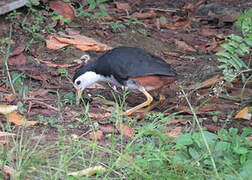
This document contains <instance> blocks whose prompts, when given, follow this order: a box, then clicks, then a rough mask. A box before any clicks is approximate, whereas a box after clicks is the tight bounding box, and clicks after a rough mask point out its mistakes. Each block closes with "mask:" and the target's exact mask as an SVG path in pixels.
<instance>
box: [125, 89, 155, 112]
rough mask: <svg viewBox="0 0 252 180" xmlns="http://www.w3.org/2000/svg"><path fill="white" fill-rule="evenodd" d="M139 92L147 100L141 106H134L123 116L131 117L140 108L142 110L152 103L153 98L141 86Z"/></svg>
mask: <svg viewBox="0 0 252 180" xmlns="http://www.w3.org/2000/svg"><path fill="white" fill-rule="evenodd" d="M139 91H141V92H142V93H143V94H144V95H145V96H146V98H147V100H146V101H145V102H143V103H142V104H139V105H137V106H135V107H133V108H131V109H129V110H127V111H126V112H125V113H124V114H125V115H127V116H129V115H131V114H132V113H133V112H135V111H137V110H139V109H141V108H143V107H146V106H148V105H149V104H150V103H151V102H152V100H153V97H152V96H151V95H150V94H149V93H148V92H147V91H146V90H145V89H144V87H142V86H141V87H140V88H139Z"/></svg>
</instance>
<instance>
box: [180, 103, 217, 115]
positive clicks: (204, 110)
mask: <svg viewBox="0 0 252 180" xmlns="http://www.w3.org/2000/svg"><path fill="white" fill-rule="evenodd" d="M194 109H195V108H194ZM176 110H178V111H184V112H187V113H189V114H193V113H192V111H191V109H190V108H189V107H188V106H178V107H177V108H176ZM213 111H216V106H215V104H204V105H203V106H201V107H200V108H199V109H198V110H197V111H195V113H196V114H205V113H208V112H213Z"/></svg>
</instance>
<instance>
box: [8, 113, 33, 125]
mask: <svg viewBox="0 0 252 180" xmlns="http://www.w3.org/2000/svg"><path fill="white" fill-rule="evenodd" d="M7 117H8V121H9V122H12V123H13V124H15V125H18V126H21V125H28V126H33V125H35V124H37V123H38V122H37V121H27V120H26V118H25V117H24V116H23V115H21V114H19V113H17V112H11V113H9V114H8V115H7Z"/></svg>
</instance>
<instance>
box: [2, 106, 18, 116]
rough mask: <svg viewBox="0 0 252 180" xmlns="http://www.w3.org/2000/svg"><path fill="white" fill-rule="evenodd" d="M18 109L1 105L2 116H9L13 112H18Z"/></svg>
mask: <svg viewBox="0 0 252 180" xmlns="http://www.w3.org/2000/svg"><path fill="white" fill-rule="evenodd" d="M17 109H18V106H14V105H5V104H0V114H3V115H5V114H9V113H11V112H13V111H16V110H17Z"/></svg>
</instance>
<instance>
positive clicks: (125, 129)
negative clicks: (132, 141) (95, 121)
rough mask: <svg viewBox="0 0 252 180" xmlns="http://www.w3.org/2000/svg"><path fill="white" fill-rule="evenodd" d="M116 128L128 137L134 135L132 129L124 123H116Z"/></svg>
mask: <svg viewBox="0 0 252 180" xmlns="http://www.w3.org/2000/svg"><path fill="white" fill-rule="evenodd" d="M121 125H122V128H121ZM116 128H117V130H118V131H119V132H120V133H122V134H123V135H124V136H128V137H133V136H134V134H133V132H132V129H131V128H130V127H129V126H128V125H127V124H126V123H122V124H120V123H117V124H116Z"/></svg>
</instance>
